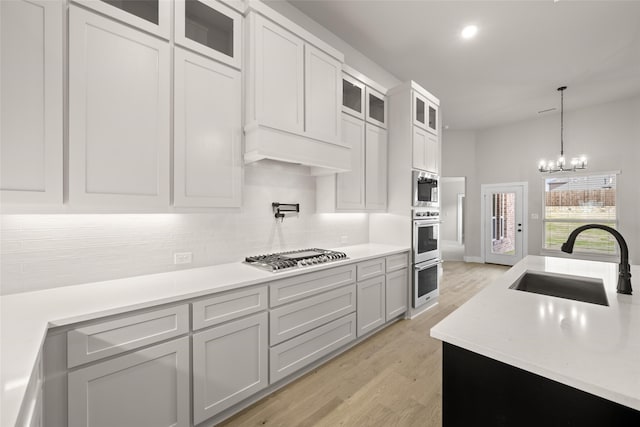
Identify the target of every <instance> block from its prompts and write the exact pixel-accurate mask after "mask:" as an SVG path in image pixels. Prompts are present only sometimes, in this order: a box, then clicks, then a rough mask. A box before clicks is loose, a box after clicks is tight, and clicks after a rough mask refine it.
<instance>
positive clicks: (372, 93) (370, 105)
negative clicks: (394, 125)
mask: <svg viewBox="0 0 640 427" xmlns="http://www.w3.org/2000/svg"><path fill="white" fill-rule="evenodd" d="M365 107H366V119H367V122H369V123H372V124H374V125H377V126H380V127H383V128H385V129H386V128H387V100H386V98H385V96H384V95H383V94H382V93H380V92H378V91H377V90H375V89H373V88H370V87H369V86H367V90H366V101H365Z"/></svg>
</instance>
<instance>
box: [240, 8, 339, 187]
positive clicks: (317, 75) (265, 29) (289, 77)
mask: <svg viewBox="0 0 640 427" xmlns="http://www.w3.org/2000/svg"><path fill="white" fill-rule="evenodd" d="M248 7H249V12H248V14H247V20H246V22H247V25H246V26H247V28H248V30H247V37H246V38H245V40H246V46H247V50H248V54H247V55H246V57H247V58H248V60H247V62H246V67H245V68H244V71H245V73H246V79H245V81H246V86H245V92H246V98H247V102H246V107H245V108H246V110H245V111H246V113H245V127H244V131H245V154H244V161H245V163H251V162H256V161H260V160H263V159H272V160H277V161H283V162H289V163H296V164H302V165H305V166H311V167H312V168H311V174H313V175H322V174H328V173H334V172H336V171H340V172H342V171H346V170H348V169H349V163H350V159H349V155H350V152H349V148H348V147H347V146H345V145H344V144H343V143H342V142H341V133H340V125H341V118H340V114H341V110H342V78H341V76H342V61H343V60H344V55H343V54H342V53H340V52H338V51H337V50H335V49H334V48H332V47H331V46H329V45H328V44H326V43H325V42H323V41H322V40H320V39H319V38H317V37H316V36H314V35H312V34H311V33H309V32H308V31H306V30H305V29H304V28H302V27H300V26H298V25H297V24H295V23H294V22H292V21H290V20H288V19H286V18H285V17H283V16H282V15H280V14H278V13H277V12H275V11H274V10H273V9H271V8H270V7H269V6H267V5H265V4H263V3H262V2H249V4H248Z"/></svg>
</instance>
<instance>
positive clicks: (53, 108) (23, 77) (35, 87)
mask: <svg viewBox="0 0 640 427" xmlns="http://www.w3.org/2000/svg"><path fill="white" fill-rule="evenodd" d="M0 31H1V32H2V33H1V35H0V42H1V46H0V55H1V59H0V63H2V73H1V76H0V78H1V80H0V93H2V97H1V98H0V150H1V151H0V162H1V163H0V188H1V191H0V193H1V197H2V198H1V201H2V203H3V204H4V203H21V204H37V203H62V162H63V160H62V82H63V76H62V69H63V67H62V61H63V59H62V33H63V31H62V4H61V3H60V2H54V1H23V0H16V1H2V2H0Z"/></svg>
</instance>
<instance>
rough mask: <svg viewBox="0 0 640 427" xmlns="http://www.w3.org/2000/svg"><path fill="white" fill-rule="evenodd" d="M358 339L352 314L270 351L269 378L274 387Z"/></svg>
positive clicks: (354, 317) (354, 318)
mask: <svg viewBox="0 0 640 427" xmlns="http://www.w3.org/2000/svg"><path fill="white" fill-rule="evenodd" d="M355 338H356V316H355V314H349V315H347V316H344V317H341V318H340V319H338V320H334V321H333V322H330V323H327V324H326V325H323V326H320V327H319V328H316V329H313V330H312V331H309V332H307V333H305V334H302V335H300V336H297V337H295V338H292V339H290V340H289V341H286V342H284V343H282V344H279V345H277V346H275V347H272V348H271V349H270V350H269V365H270V369H269V378H270V382H271V383H272V384H273V383H274V382H276V381H279V380H281V379H283V378H284V377H286V376H288V375H289V374H292V373H294V372H296V371H298V370H300V369H302V368H304V367H305V366H307V365H309V364H310V363H313V362H315V361H316V360H318V359H321V358H322V357H324V356H326V355H328V354H330V353H331V352H333V351H334V350H337V349H339V348H340V347H342V346H344V345H346V344H348V343H349V342H351V341H353V340H354V339H355Z"/></svg>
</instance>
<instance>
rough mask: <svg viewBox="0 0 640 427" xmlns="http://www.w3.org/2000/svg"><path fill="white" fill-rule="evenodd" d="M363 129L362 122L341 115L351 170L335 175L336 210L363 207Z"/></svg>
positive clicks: (343, 135) (343, 138) (359, 208)
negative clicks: (349, 152)
mask: <svg viewBox="0 0 640 427" xmlns="http://www.w3.org/2000/svg"><path fill="white" fill-rule="evenodd" d="M364 128H365V126H364V121H362V120H359V119H356V118H354V117H351V116H349V115H347V114H343V115H342V141H343V142H344V143H346V144H349V146H350V147H351V170H350V171H349V172H343V173H339V174H337V175H336V200H335V203H336V209H344V210H362V209H364V207H365V198H364V197H365V195H364V191H365V190H364V189H365V182H364V179H365V174H364V168H365V151H364V150H365V146H364V144H365V142H364V140H365V129H364ZM317 179H322V178H317ZM329 197H331V196H329Z"/></svg>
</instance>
